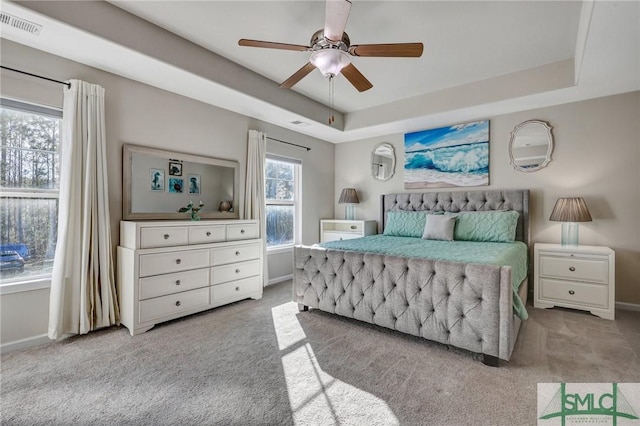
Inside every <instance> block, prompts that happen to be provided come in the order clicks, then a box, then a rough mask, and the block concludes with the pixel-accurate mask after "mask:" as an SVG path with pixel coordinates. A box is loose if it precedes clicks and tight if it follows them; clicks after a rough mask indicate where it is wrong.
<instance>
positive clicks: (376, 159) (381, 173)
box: [371, 142, 396, 181]
mask: <svg viewBox="0 0 640 426" xmlns="http://www.w3.org/2000/svg"><path fill="white" fill-rule="evenodd" d="M395 172H396V153H395V149H394V148H393V145H391V144H390V143H388V142H383V143H380V144H378V145H376V147H375V148H374V149H373V152H371V176H373V178H374V179H376V180H382V181H385V180H389V179H391V177H392V176H393V175H394V173H395Z"/></svg>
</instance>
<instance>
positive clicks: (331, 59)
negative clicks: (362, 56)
mask: <svg viewBox="0 0 640 426" xmlns="http://www.w3.org/2000/svg"><path fill="white" fill-rule="evenodd" d="M309 61H310V62H311V63H312V64H313V65H314V66H315V67H316V68H318V69H319V70H320V72H321V73H322V75H323V76H325V77H327V78H333V77H335V76H336V75H338V74H340V71H342V68H344V67H346V66H347V65H349V63H350V62H351V61H350V60H349V55H348V54H347V52H345V51H344V50H340V49H322V50H316V51H315V52H313V53H312V54H311V58H309Z"/></svg>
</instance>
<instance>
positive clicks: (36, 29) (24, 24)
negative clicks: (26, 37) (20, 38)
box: [0, 12, 42, 35]
mask: <svg viewBox="0 0 640 426" xmlns="http://www.w3.org/2000/svg"><path fill="white" fill-rule="evenodd" d="M0 22H2V23H3V24H6V25H9V26H11V27H13V28H17V29H19V30H22V31H26V32H28V33H29V34H33V35H38V34H40V30H41V29H42V25H39V24H36V23H33V22H30V21H27V20H26V19H22V18H18V17H17V16H13V15H9V14H8V13H5V12H0Z"/></svg>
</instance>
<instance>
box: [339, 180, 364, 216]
mask: <svg viewBox="0 0 640 426" xmlns="http://www.w3.org/2000/svg"><path fill="white" fill-rule="evenodd" d="M359 203H360V200H358V193H357V192H356V189H355V188H344V189H343V190H342V192H341V193H340V199H339V200H338V204H346V205H345V206H344V217H345V219H347V220H354V219H355V216H354V207H353V205H354V204H359Z"/></svg>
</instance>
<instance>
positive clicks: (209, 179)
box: [122, 144, 239, 220]
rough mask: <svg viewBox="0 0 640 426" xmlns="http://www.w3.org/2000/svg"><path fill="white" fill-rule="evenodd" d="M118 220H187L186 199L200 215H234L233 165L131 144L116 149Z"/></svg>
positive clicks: (235, 165) (236, 168)
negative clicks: (182, 210) (119, 191)
mask: <svg viewBox="0 0 640 426" xmlns="http://www.w3.org/2000/svg"><path fill="white" fill-rule="evenodd" d="M122 176H123V179H122V192H123V200H122V218H123V220H138V219H186V220H188V219H189V214H187V213H178V209H179V208H180V207H184V206H186V205H187V204H189V202H193V204H194V205H196V206H197V205H198V204H199V203H200V202H202V203H204V206H203V207H202V209H201V210H200V212H199V213H198V215H199V216H200V217H201V218H203V219H237V218H238V217H239V212H238V210H239V209H238V182H239V164H238V162H237V161H230V160H221V159H217V158H211V157H202V156H199V155H191V154H183V153H179V152H173V151H165V150H161V149H154V148H147V147H143V146H136V145H128V144H126V145H124V146H123V152H122Z"/></svg>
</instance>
